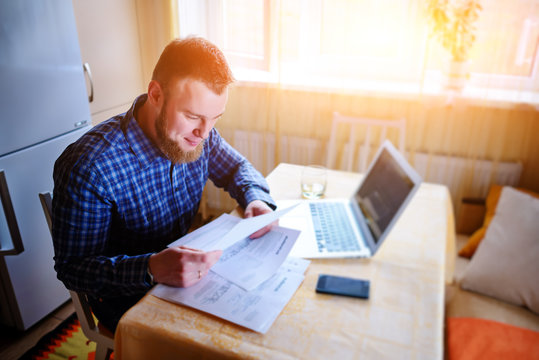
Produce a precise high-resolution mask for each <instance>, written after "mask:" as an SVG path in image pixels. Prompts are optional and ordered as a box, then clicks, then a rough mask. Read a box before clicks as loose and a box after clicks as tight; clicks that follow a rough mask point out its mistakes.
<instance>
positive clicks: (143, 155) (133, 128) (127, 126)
mask: <svg viewBox="0 0 539 360" xmlns="http://www.w3.org/2000/svg"><path fill="white" fill-rule="evenodd" d="M147 98H148V95H147V94H143V95H140V96H139V97H137V98H136V99H135V101H134V102H133V105H132V106H131V108H130V109H129V110H128V111H127V113H125V116H124V118H123V119H122V120H121V128H122V131H123V133H124V135H125V139H126V141H127V143H128V144H129V147H130V148H131V151H133V153H134V154H135V156H136V157H137V158H138V160H139V162H140V166H141V167H142V168H146V167H148V166H149V165H150V164H151V163H152V162H153V161H154V160H155V159H157V158H163V157H164V155H163V153H162V152H161V150H159V148H158V147H157V146H155V144H154V143H153V142H152V141H151V140H150V139H149V138H148V137H147V136H146V134H145V133H144V131H142V129H141V127H140V126H139V124H138V122H137V120H136V118H135V116H136V114H137V110H138V109H139V108H140V107H141V106H142V105H144V103H145V102H146V99H147Z"/></svg>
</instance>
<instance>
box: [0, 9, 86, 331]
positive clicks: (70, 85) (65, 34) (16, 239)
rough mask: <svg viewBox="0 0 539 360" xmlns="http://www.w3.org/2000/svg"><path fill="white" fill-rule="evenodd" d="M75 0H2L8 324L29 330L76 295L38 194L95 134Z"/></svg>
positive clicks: (0, 317) (2, 286) (2, 311)
mask: <svg viewBox="0 0 539 360" xmlns="http://www.w3.org/2000/svg"><path fill="white" fill-rule="evenodd" d="M88 102H89V96H88V91H87V86H86V79H85V73H84V70H83V64H82V62H81V57H80V49H79V44H78V36H77V29H76V24H75V17H74V14H73V7H72V3H71V0H44V1H41V0H16V1H13V0H0V197H1V206H0V322H1V323H3V324H5V325H7V326H10V327H15V328H17V329H20V330H26V329H28V328H29V327H31V326H32V325H33V324H35V323H36V322H38V321H39V320H41V319H42V318H43V317H45V316H46V315H48V314H49V313H51V312H52V311H53V310H54V309H56V308H57V307H58V306H60V305H61V304H63V303H64V302H65V301H66V300H68V298H69V293H68V291H67V290H66V288H65V287H64V285H63V284H62V283H61V282H60V281H59V280H58V279H57V278H56V272H55V271H54V262H53V255H54V252H53V246H52V239H51V236H50V233H49V230H48V227H47V223H46V221H45V217H44V214H43V210H42V207H41V204H40V201H39V197H38V193H40V192H45V191H51V192H52V189H53V180H52V172H53V166H54V162H55V160H56V159H57V158H58V156H59V155H60V154H61V152H62V151H63V150H64V149H65V147H66V146H67V145H69V144H70V143H72V142H74V141H75V140H76V139H78V138H79V137H80V136H81V135H82V134H83V133H84V132H86V131H88V129H89V128H90V124H91V118H90V109H89V104H88Z"/></svg>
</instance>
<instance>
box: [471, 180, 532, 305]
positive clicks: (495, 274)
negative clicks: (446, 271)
mask: <svg viewBox="0 0 539 360" xmlns="http://www.w3.org/2000/svg"><path fill="white" fill-rule="evenodd" d="M461 287H462V288H464V289H468V290H472V291H475V292H478V293H482V294H485V295H489V296H492V297H495V298H498V299H500V300H504V301H507V302H510V303H513V304H516V305H524V306H526V307H528V308H530V309H531V310H532V311H533V312H535V313H539V199H536V198H534V197H533V196H530V195H528V194H525V193H523V192H520V191H517V190H515V189H513V188H511V187H507V186H506V187H504V188H503V189H502V193H501V195H500V200H499V201H498V205H497V206H496V213H495V215H494V218H493V219H492V222H491V223H490V225H489V227H488V229H487V232H486V234H485V238H484V239H483V241H481V243H480V244H479V247H478V248H477V250H476V252H475V254H474V256H473V257H472V260H471V261H470V264H469V265H468V268H467V269H466V271H465V273H464V275H463V278H462V281H461Z"/></svg>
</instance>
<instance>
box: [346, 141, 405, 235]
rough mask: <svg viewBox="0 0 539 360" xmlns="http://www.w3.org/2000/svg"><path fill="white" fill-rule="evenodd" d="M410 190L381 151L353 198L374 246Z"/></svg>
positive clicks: (398, 166) (396, 165)
mask: <svg viewBox="0 0 539 360" xmlns="http://www.w3.org/2000/svg"><path fill="white" fill-rule="evenodd" d="M413 188H414V183H413V181H412V179H410V178H409V177H408V175H407V174H406V173H405V172H404V171H403V170H402V168H401V166H400V165H399V164H398V163H397V161H396V160H395V159H394V158H393V156H391V154H390V153H389V152H388V150H387V149H383V150H382V152H381V153H380V156H379V158H378V160H377V161H376V163H375V164H374V165H373V166H372V168H371V170H370V172H369V173H368V174H367V177H366V178H365V179H364V180H363V182H362V183H361V186H360V187H359V189H358V191H357V192H356V194H355V196H354V197H355V201H356V202H357V204H358V206H359V208H360V209H361V211H362V212H363V215H364V216H365V220H366V221H367V225H368V227H369V230H370V231H371V233H372V236H373V238H374V241H375V243H378V240H379V238H380V236H381V235H382V234H383V233H384V231H385V230H386V228H387V226H388V225H389V223H390V222H391V220H392V219H393V217H394V216H395V214H396V213H397V212H398V211H399V208H400V207H401V205H402V204H403V202H404V201H405V200H406V197H407V196H408V194H409V193H410V192H411V191H412V189H413Z"/></svg>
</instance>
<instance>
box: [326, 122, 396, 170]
mask: <svg viewBox="0 0 539 360" xmlns="http://www.w3.org/2000/svg"><path fill="white" fill-rule="evenodd" d="M343 124H348V125H349V126H350V132H349V135H348V143H347V151H345V152H344V160H345V162H344V164H345V166H344V170H347V171H354V166H353V165H354V155H355V149H356V133H357V131H356V128H357V127H359V126H361V127H362V128H364V129H365V141H364V142H363V143H362V144H361V145H360V147H359V159H358V167H357V170H359V172H362V173H364V172H365V171H366V170H367V167H368V165H369V163H368V160H369V154H370V152H371V149H374V150H376V149H377V148H378V146H379V145H381V144H382V142H384V140H385V139H386V137H387V130H388V129H390V128H393V129H396V130H397V131H398V144H394V145H395V147H397V149H399V151H400V152H401V153H402V154H403V155H404V141H405V136H406V119H404V118H403V119H398V120H383V119H372V118H362V117H352V116H343V115H341V114H339V113H338V112H335V113H333V122H332V124H331V134H330V138H329V144H328V153H327V159H326V166H327V167H328V168H333V167H334V166H335V164H334V160H335V157H336V155H337V153H338V151H337V150H338V149H337V145H338V143H337V132H338V130H339V128H340V126H341V125H343ZM376 128H379V129H380V137H379V142H375V141H372V138H373V136H372V132H373V130H374V129H376Z"/></svg>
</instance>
